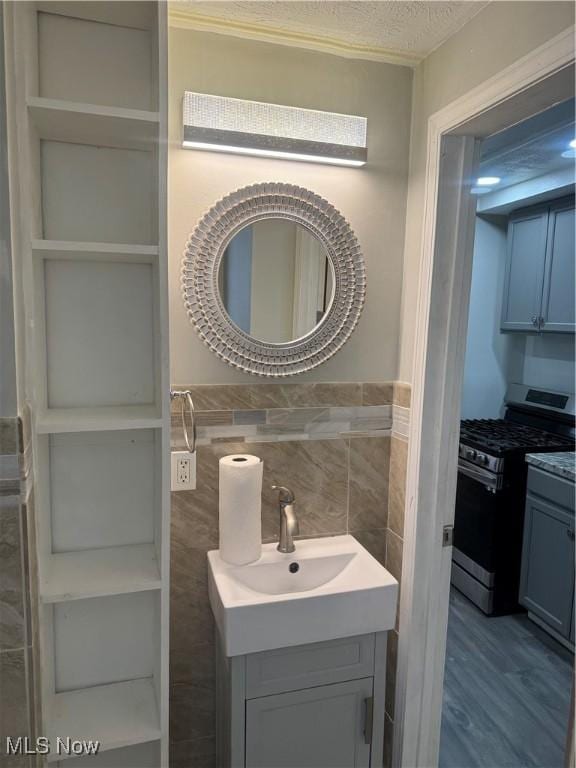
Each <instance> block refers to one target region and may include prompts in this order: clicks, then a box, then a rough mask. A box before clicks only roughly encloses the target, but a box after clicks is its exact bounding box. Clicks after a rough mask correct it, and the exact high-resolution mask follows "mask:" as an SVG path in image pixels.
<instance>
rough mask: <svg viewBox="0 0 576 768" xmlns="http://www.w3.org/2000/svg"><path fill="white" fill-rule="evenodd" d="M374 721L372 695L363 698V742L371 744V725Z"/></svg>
mask: <svg viewBox="0 0 576 768" xmlns="http://www.w3.org/2000/svg"><path fill="white" fill-rule="evenodd" d="M373 721H374V696H369V697H368V698H367V699H364V744H372V726H373Z"/></svg>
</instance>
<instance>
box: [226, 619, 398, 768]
mask: <svg viewBox="0 0 576 768" xmlns="http://www.w3.org/2000/svg"><path fill="white" fill-rule="evenodd" d="M217 645H218V651H217V659H216V679H217V698H218V700H217V739H216V741H217V756H216V758H217V765H218V766H219V768H380V766H381V765H382V761H383V750H384V737H385V736H384V692H385V687H386V680H385V678H386V633H385V632H382V633H375V634H370V635H361V636H357V637H349V638H340V639H338V640H330V641H326V642H321V643H312V644H309V645H302V646H293V647H289V648H280V649H275V650H271V651H262V652H260V653H254V654H249V655H247V656H234V657H226V656H225V655H224V654H223V652H222V650H221V643H220V642H218V644H217Z"/></svg>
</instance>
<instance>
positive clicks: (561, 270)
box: [541, 200, 575, 333]
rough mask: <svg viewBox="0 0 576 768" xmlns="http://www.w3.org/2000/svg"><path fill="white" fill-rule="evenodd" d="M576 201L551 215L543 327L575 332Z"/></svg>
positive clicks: (553, 209)
mask: <svg viewBox="0 0 576 768" xmlns="http://www.w3.org/2000/svg"><path fill="white" fill-rule="evenodd" d="M574 261H575V258H574V201H573V200H568V201H566V202H564V204H563V205H562V204H560V203H559V204H557V205H554V206H552V207H551V208H550V213H549V215H548V238H547V243H546V264H545V268H544V291H543V294H542V327H541V330H542V331H556V332H564V333H566V332H568V333H574Z"/></svg>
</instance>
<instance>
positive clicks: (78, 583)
mask: <svg viewBox="0 0 576 768" xmlns="http://www.w3.org/2000/svg"><path fill="white" fill-rule="evenodd" d="M42 572H43V574H44V576H43V579H42V582H41V585H40V597H41V599H42V601H43V602H44V603H57V602H67V601H69V600H81V599H84V598H89V597H105V596H109V595H121V594H128V593H132V592H144V591H149V590H153V589H160V588H161V586H162V582H161V578H160V569H159V567H158V562H157V559H156V551H155V548H154V545H153V544H131V545H126V546H122V547H105V548H102V549H84V550H79V551H76V552H62V553H56V554H52V555H49V557H48V559H47V561H46V563H45V564H44V567H43V568H42Z"/></svg>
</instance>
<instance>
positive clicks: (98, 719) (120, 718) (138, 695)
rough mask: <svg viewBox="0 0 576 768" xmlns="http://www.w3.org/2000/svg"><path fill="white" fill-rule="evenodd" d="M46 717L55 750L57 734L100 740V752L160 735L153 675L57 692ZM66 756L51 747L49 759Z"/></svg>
mask: <svg viewBox="0 0 576 768" xmlns="http://www.w3.org/2000/svg"><path fill="white" fill-rule="evenodd" d="M48 717H49V723H48V738H49V739H50V744H51V746H52V749H54V750H55V747H56V745H57V741H58V737H59V738H60V739H62V740H66V739H67V738H68V737H69V738H70V739H71V740H75V739H78V740H80V741H87V740H89V739H92V740H94V741H99V742H100V750H99V751H101V752H102V751H105V750H109V749H117V748H119V747H127V746H130V745H131V744H143V743H145V742H147V741H156V740H157V739H159V738H160V737H161V731H160V726H159V720H158V707H157V704H156V696H155V693H154V684H153V681H152V678H142V679H140V680H128V681H125V682H122V683H112V684H111V685H98V686H95V687H93V688H81V689H79V690H76V691H66V692H63V693H56V694H54V696H53V699H52V706H51V707H50V712H49V713H48ZM66 757H74V755H65V754H57V752H56V751H54V752H52V753H51V754H50V755H49V756H48V762H57V761H59V760H65V759H66Z"/></svg>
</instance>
